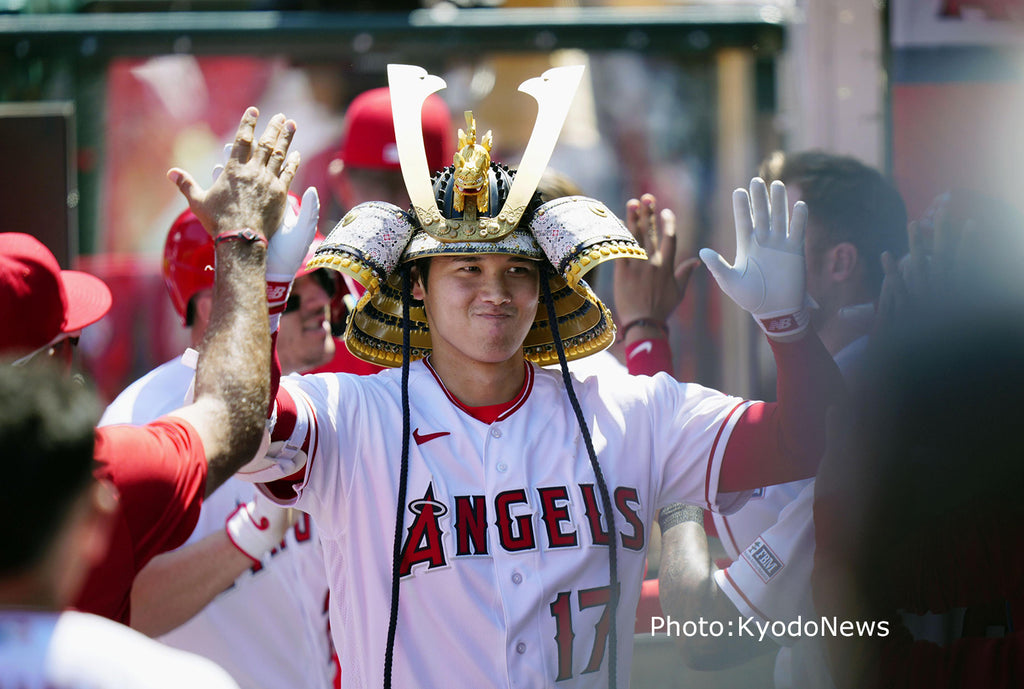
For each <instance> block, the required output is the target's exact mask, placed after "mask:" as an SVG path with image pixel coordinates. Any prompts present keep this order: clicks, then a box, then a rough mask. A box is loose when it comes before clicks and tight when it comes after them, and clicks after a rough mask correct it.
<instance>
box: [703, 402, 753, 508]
mask: <svg viewBox="0 0 1024 689" xmlns="http://www.w3.org/2000/svg"><path fill="white" fill-rule="evenodd" d="M746 404H747V402H746V401H745V400H744V401H743V402H740V403H738V404H737V405H736V406H735V407H733V408H732V409H731V410H730V411H729V413H728V414H727V415H726V417H725V420H724V421H723V422H722V425H720V426H719V427H718V433H716V434H715V442H713V443H712V444H711V452H710V453H709V454H708V470H707V473H706V474H705V476H704V502H705V504H707V506H708V509H709V510H710V509H711V469H712V467H714V465H715V454H716V452H717V451H718V441H719V440H721V439H722V433H724V432H725V427H726V426H728V425H729V421H730V420H731V419H732V416H733V414H735V413H736V412H737V411H738V410H739V409H740V408H741V407H744V406H745V405H746ZM723 459H724V458H723Z"/></svg>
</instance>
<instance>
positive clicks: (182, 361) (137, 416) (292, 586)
mask: <svg viewBox="0 0 1024 689" xmlns="http://www.w3.org/2000/svg"><path fill="white" fill-rule="evenodd" d="M317 208H318V204H317V196H316V194H315V192H307V194H306V195H305V197H304V200H303V203H302V204H301V207H300V206H299V204H298V203H297V199H294V197H292V203H291V204H290V209H289V213H290V219H291V221H292V222H294V223H295V229H296V231H298V232H299V233H301V234H302V235H304V236H309V235H310V233H311V232H313V231H315V227H316V222H317V217H318V213H317ZM321 239H322V238H321ZM213 250H214V247H213V242H212V240H211V239H210V237H209V235H208V234H207V233H206V231H205V230H204V229H203V228H202V226H201V225H200V224H199V221H198V220H197V219H196V217H195V216H194V215H193V214H192V213H191V212H190V211H185V212H183V213H182V214H181V215H180V216H178V218H177V219H176V220H175V222H174V223H173V225H172V226H171V229H170V231H169V232H168V235H167V241H166V243H165V246H164V261H163V267H164V280H165V283H166V285H167V290H168V293H169V295H170V297H171V302H172V303H173V305H174V307H175V310H176V311H177V313H178V315H179V316H180V317H181V319H182V322H183V324H184V325H186V326H187V327H189V328H190V338H191V342H192V347H193V348H194V347H197V346H198V345H199V343H200V342H201V341H202V335H203V332H204V331H205V330H206V328H207V327H208V325H209V322H208V303H209V300H210V292H211V291H212V288H213V281H212V269H213ZM309 256H310V257H311V256H312V254H310V255H309ZM304 262H305V261H303V263H304ZM327 273H328V271H326V270H324V269H319V270H308V269H305V268H303V269H300V270H299V272H298V273H297V274H296V276H295V280H294V283H293V285H292V290H291V292H290V294H289V296H288V298H287V301H286V302H285V303H284V308H283V311H282V312H281V315H280V329H279V332H278V334H277V347H276V349H277V353H278V357H279V359H280V364H281V370H282V371H283V372H284V373H285V374H289V373H293V372H302V371H305V370H308V369H310V368H311V367H313V366H316V365H319V364H322V363H324V362H325V361H327V360H329V359H330V358H331V356H332V355H333V353H334V340H333V338H332V337H331V334H330V324H329V310H328V308H329V304H330V299H331V292H330V291H331V289H332V288H333V285H334V279H333V277H331V276H330V275H328V274H327ZM193 348H190V349H188V350H186V352H185V354H183V355H182V356H181V357H178V358H176V359H173V360H172V361H169V362H167V363H165V364H162V365H161V366H159V367H157V368H156V369H154V370H153V371H151V372H150V373H148V374H146V375H145V376H143V377H142V378H141V379H139V380H138V381H136V382H135V383H133V384H132V385H130V386H129V387H128V388H127V389H125V391H124V392H122V393H121V394H120V395H119V396H118V397H117V399H115V400H114V401H113V402H112V403H111V404H110V406H108V407H107V409H106V411H105V412H104V414H103V418H102V419H101V421H100V424H101V425H106V424H112V423H132V424H141V423H146V422H147V421H149V420H151V419H154V418H157V417H159V416H161V415H162V414H164V413H166V412H167V411H168V410H169V409H172V408H174V407H176V406H179V405H180V404H181V400H182V399H184V398H186V397H187V395H188V394H189V386H190V384H191V382H192V378H193V374H194V370H193V369H194V365H195V364H194V362H195V360H196V358H197V357H198V352H197V351H196V350H195V349H193ZM326 601H327V580H326V578H325V575H324V566H323V558H322V555H321V553H320V546H319V540H318V538H317V536H316V532H315V530H314V528H313V525H312V524H311V523H310V519H309V516H308V515H306V514H301V513H298V512H295V511H292V510H283V509H280V508H278V507H276V506H274V505H272V504H270V503H269V502H268V501H267V500H266V498H262V499H261V497H260V496H258V495H255V496H254V491H253V486H252V484H250V483H246V482H244V481H241V480H239V479H236V478H230V479H228V480H227V481H226V482H225V483H224V485H223V486H221V487H220V488H218V489H217V490H216V491H215V492H214V493H213V494H212V495H210V496H209V497H208V498H207V500H206V501H205V502H204V504H203V507H202V511H201V513H200V515H199V521H198V523H197V524H196V528H195V530H194V531H193V532H192V535H191V536H190V537H189V539H188V541H187V542H186V544H185V545H184V546H182V547H181V548H179V549H178V550H175V551H173V552H170V553H166V554H164V555H161V556H159V557H157V558H155V559H154V560H153V561H152V562H151V563H150V564H149V565H148V566H147V567H146V568H145V569H143V570H142V571H141V572H140V573H139V575H138V577H137V578H136V582H135V586H134V588H133V590H132V609H133V616H132V626H133V627H134V628H136V629H138V630H140V631H143V632H145V633H147V634H149V635H151V636H159V637H160V640H161V641H163V642H164V643H166V644H168V645H170V646H173V647H175V648H180V649H183V650H186V651H191V652H193V653H197V654H199V655H203V656H205V657H207V658H210V659H211V660H214V661H215V662H217V663H218V664H219V665H220V666H221V667H223V668H225V669H226V670H227V671H228V672H229V673H230V674H231V676H232V677H233V678H234V679H235V680H236V681H237V682H238V683H239V684H241V685H242V686H245V687H250V688H257V687H264V688H275V687H276V688H282V689H283V688H284V687H294V686H302V687H308V688H309V689H313V688H315V687H322V688H326V687H331V686H332V684H333V680H334V676H335V674H336V671H337V668H336V662H335V656H334V649H333V646H332V644H331V640H330V636H329V633H328V621H327V609H326ZM268 615H269V616H271V617H272V618H273V620H274V623H273V624H268V623H267V619H268ZM238 629H244V630H245V633H244V634H239V633H231V631H230V630H238ZM257 648H258V649H259V652H258V653H254V649H257Z"/></svg>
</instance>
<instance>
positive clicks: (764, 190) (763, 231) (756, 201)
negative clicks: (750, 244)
mask: <svg viewBox="0 0 1024 689" xmlns="http://www.w3.org/2000/svg"><path fill="white" fill-rule="evenodd" d="M750 207H751V210H752V211H753V216H754V238H755V239H756V240H757V243H758V244H760V245H761V246H768V245H769V242H770V240H771V230H772V218H771V210H770V207H769V204H768V187H766V186H765V183H764V180H763V179H761V178H760V177H755V178H753V179H752V180H750Z"/></svg>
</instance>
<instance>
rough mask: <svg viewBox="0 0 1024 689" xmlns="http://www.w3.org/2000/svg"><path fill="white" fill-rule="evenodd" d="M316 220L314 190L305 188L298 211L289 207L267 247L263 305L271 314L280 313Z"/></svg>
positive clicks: (318, 218)
mask: <svg viewBox="0 0 1024 689" xmlns="http://www.w3.org/2000/svg"><path fill="white" fill-rule="evenodd" d="M319 220H320V197H319V196H318V195H317V193H316V187H309V188H308V189H306V192H305V193H304V194H303V195H302V204H301V208H300V209H299V210H298V212H296V210H295V208H294V205H293V204H291V203H289V204H288V210H287V211H286V212H285V215H284V220H282V221H281V226H280V227H279V228H277V231H276V232H274V235H273V236H272V237H271V238H270V244H269V246H268V247H267V302H268V304H269V306H270V312H271V313H279V312H281V311H283V310H284V307H285V304H286V303H287V301H288V292H290V291H291V283H292V280H293V279H294V278H295V273H297V272H299V268H301V267H302V261H303V260H305V258H306V253H307V252H308V251H309V245H310V242H312V241H313V237H314V236H316V226H317V223H318V222H319Z"/></svg>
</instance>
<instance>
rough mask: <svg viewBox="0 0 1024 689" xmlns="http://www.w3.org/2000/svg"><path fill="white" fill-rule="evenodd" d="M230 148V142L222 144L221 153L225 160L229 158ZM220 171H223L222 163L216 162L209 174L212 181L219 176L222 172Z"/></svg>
mask: <svg viewBox="0 0 1024 689" xmlns="http://www.w3.org/2000/svg"><path fill="white" fill-rule="evenodd" d="M232 148H233V146H232V145H231V144H225V145H224V151H223V153H224V160H225V161H227V160H228V159H229V158H231V149H232ZM222 172H224V163H217V164H216V165H214V166H213V174H212V175H210V178H211V179H212V180H213V181H214V182H216V181H217V178H218V177H220V173H222Z"/></svg>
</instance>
